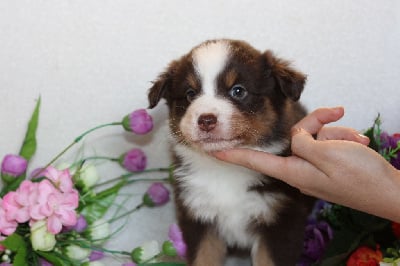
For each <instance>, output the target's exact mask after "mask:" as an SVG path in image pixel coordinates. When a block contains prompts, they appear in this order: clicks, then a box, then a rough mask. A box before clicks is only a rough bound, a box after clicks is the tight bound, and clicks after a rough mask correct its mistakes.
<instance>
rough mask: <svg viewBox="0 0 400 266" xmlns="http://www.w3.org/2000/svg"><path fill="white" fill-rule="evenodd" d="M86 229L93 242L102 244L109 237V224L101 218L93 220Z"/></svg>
mask: <svg viewBox="0 0 400 266" xmlns="http://www.w3.org/2000/svg"><path fill="white" fill-rule="evenodd" d="M87 231H88V232H89V237H90V239H91V240H92V241H93V244H95V245H98V244H102V243H104V241H106V240H107V239H108V238H109V237H110V224H109V223H108V222H106V221H105V220H103V219H99V220H96V221H94V222H93V223H92V224H91V225H90V226H89V227H88V229H87Z"/></svg>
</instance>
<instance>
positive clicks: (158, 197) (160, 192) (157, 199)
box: [143, 182, 169, 207]
mask: <svg viewBox="0 0 400 266" xmlns="http://www.w3.org/2000/svg"><path fill="white" fill-rule="evenodd" d="M168 201H169V191H168V189H167V188H166V187H165V186H164V184H163V183H161V182H155V183H153V184H151V186H150V187H149V188H148V190H147V192H146V193H145V194H144V196H143V203H144V204H145V205H146V206H149V207H154V206H161V205H163V204H165V203H167V202H168Z"/></svg>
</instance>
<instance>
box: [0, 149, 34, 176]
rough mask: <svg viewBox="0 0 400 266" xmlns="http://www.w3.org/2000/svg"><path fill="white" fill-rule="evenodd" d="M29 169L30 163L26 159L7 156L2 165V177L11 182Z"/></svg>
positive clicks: (12, 155) (11, 155) (17, 156)
mask: <svg viewBox="0 0 400 266" xmlns="http://www.w3.org/2000/svg"><path fill="white" fill-rule="evenodd" d="M27 167H28V161H27V160H26V159H25V158H24V157H21V156H19V155H14V154H7V155H6V156H5V157H4V159H3V162H2V163H1V176H2V178H3V180H4V181H5V182H10V181H12V179H13V178H14V177H18V176H21V175H22V174H24V173H25V171H26V168H27ZM10 177H11V179H10Z"/></svg>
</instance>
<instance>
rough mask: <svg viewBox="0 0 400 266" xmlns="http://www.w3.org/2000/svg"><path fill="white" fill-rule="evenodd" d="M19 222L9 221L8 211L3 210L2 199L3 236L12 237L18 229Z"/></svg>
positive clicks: (0, 210) (1, 202) (1, 201)
mask: <svg viewBox="0 0 400 266" xmlns="http://www.w3.org/2000/svg"><path fill="white" fill-rule="evenodd" d="M17 226H18V224H17V222H16V221H15V220H8V219H7V217H6V211H5V210H4V208H3V200H2V199H1V198H0V233H1V234H3V235H7V236H8V235H11V234H12V233H14V232H15V230H16V229H17Z"/></svg>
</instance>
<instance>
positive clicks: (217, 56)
mask: <svg viewBox="0 0 400 266" xmlns="http://www.w3.org/2000/svg"><path fill="white" fill-rule="evenodd" d="M192 58H193V64H194V67H195V70H196V72H197V75H199V77H200V79H201V83H202V89H203V93H204V94H209V95H215V92H216V77H217V76H218V74H219V73H221V71H222V70H223V69H224V67H225V65H226V62H227V60H228V58H229V43H228V42H226V41H218V42H210V43H205V44H203V45H201V46H200V47H198V48H196V49H195V50H194V51H193V55H192Z"/></svg>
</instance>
